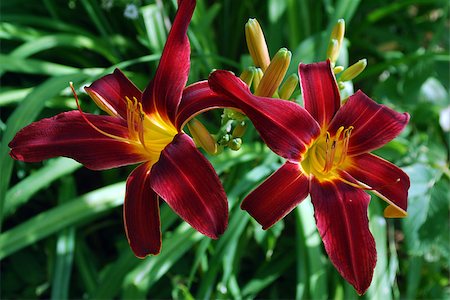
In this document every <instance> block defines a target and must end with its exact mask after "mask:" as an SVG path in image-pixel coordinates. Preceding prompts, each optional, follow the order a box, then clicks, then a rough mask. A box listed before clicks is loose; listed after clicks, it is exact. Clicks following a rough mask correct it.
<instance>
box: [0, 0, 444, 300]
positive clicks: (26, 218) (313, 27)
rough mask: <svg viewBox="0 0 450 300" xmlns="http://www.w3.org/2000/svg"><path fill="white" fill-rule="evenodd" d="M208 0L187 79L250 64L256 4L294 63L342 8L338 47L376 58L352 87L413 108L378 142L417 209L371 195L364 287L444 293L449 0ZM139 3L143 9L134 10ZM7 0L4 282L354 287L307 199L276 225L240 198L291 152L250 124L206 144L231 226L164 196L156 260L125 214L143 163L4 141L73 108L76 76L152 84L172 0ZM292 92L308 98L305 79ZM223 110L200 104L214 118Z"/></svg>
mask: <svg viewBox="0 0 450 300" xmlns="http://www.w3.org/2000/svg"><path fill="white" fill-rule="evenodd" d="M197 2H198V3H197V8H196V11H195V14H194V17H193V20H192V24H191V26H190V29H189V37H190V40H191V45H192V68H191V73H190V80H189V81H190V82H195V81H198V80H200V79H206V78H207V76H208V74H209V72H210V71H211V70H212V69H214V68H215V69H218V68H225V69H230V70H233V71H235V72H237V73H239V71H240V70H242V69H243V68H244V67H245V66H247V65H248V64H249V62H250V59H249V55H248V51H247V49H246V45H245V38H244V24H245V23H246V21H247V19H248V18H249V17H256V18H257V19H258V20H259V21H260V23H261V25H262V27H263V29H264V31H265V34H266V38H267V42H268V45H269V48H270V51H271V54H272V55H273V54H274V53H275V52H276V51H277V50H278V49H279V48H281V47H288V48H289V49H290V50H291V51H292V52H293V60H292V66H291V70H290V72H291V73H293V72H296V68H297V65H298V63H299V62H305V63H308V62H313V61H319V60H323V59H324V58H325V52H326V46H327V40H328V35H329V33H330V30H331V27H332V26H333V25H334V23H335V22H336V21H337V19H339V18H344V19H345V20H346V23H347V34H346V38H347V39H346V43H345V49H344V50H345V51H344V53H342V55H341V57H340V63H341V64H343V65H348V64H351V63H353V62H356V61H357V60H358V59H360V58H363V57H366V58H367V59H368V63H369V65H368V67H367V69H366V71H365V72H364V73H363V74H362V75H361V76H359V77H358V78H357V79H356V80H355V81H354V86H355V89H357V88H361V89H363V90H364V91H365V92H366V93H367V94H368V95H371V96H372V98H373V99H375V100H376V101H378V102H379V103H385V104H387V105H389V106H390V107H392V108H394V109H396V110H398V111H408V112H409V113H410V114H411V116H412V118H411V122H410V124H409V125H408V127H407V129H406V130H405V132H404V133H402V135H401V136H400V137H398V138H397V139H396V140H394V141H393V142H391V143H389V144H388V145H387V146H386V147H384V148H383V149H381V150H379V151H377V153H378V154H379V155H381V156H383V157H384V158H386V159H388V160H390V161H392V162H395V163H396V164H397V165H399V166H401V167H402V168H403V169H404V170H405V171H406V172H407V173H408V174H409V175H410V177H411V189H410V197H409V208H408V212H409V217H408V218H406V219H403V220H386V219H384V218H383V216H382V211H383V208H384V206H385V204H384V203H383V202H382V201H381V200H380V199H378V198H376V197H375V196H373V197H372V202H371V204H370V211H369V216H370V226H371V230H372V233H373V234H374V236H375V239H376V242H377V250H378V264H377V268H376V270H375V275H374V279H373V282H372V285H371V288H370V289H369V291H368V293H367V294H366V295H365V296H364V297H365V298H370V299H385V300H388V299H399V298H404V299H413V298H427V299H430V298H448V297H449V222H448V212H449V211H448V208H449V194H450V193H449V180H450V172H449V132H448V131H447V132H445V131H444V130H443V127H441V125H440V123H439V120H440V113H441V112H442V110H443V109H445V108H446V107H449V105H450V101H449V62H450V56H449V26H450V21H449V3H448V1H445V0H427V1H424V0H415V1H414V0H399V1H392V0H390V1H387V0H376V1H360V0H321V1H312V0H311V1H308V0H304V1H302V0H270V1H257V0H242V1H231V0H222V1H206V0H198V1H197ZM130 3H132V4H134V5H136V7H137V9H138V12H139V15H138V17H137V18H136V19H130V18H127V17H125V16H124V10H125V9H126V6H127V5H128V4H130ZM0 9H1V10H0V17H1V23H0V39H1V54H0V75H1V87H0V109H1V110H0V111H1V115H0V116H1V118H0V134H1V145H0V176H1V177H0V218H1V222H0V224H1V233H0V259H1V266H0V270H1V278H0V280H1V290H0V293H1V297H2V298H4V299H12V298H16V299H25V298H52V299H64V298H90V299H111V298H124V299H125V298H129V299H139V298H175V299H178V298H182V299H192V298H198V299H204V298H235V299H241V298H245V299H249V298H250V299H251V298H296V299H305V298H306V299H310V298H312V299H328V298H333V299H351V298H357V297H358V296H357V295H356V293H355V292H354V290H353V288H352V287H351V286H349V285H348V284H347V283H346V282H345V281H344V280H343V279H342V278H341V277H340V276H339V274H338V273H337V272H336V271H335V269H334V268H333V266H332V265H331V263H330V261H329V260H328V258H327V256H326V255H325V253H324V250H323V246H322V243H321V241H320V237H319V235H318V233H317V230H316V228H315V222H314V217H313V210H312V206H311V204H310V201H308V200H306V201H304V202H303V203H302V204H301V205H300V206H299V207H298V208H297V209H295V210H294V211H293V212H292V213H290V214H289V215H288V216H287V217H286V218H285V219H284V221H282V222H279V223H278V224H277V225H276V226H274V227H273V228H271V229H270V230H268V231H262V230H261V229H260V226H259V225H258V224H256V222H254V220H252V219H251V218H250V216H249V215H248V214H246V213H244V212H243V211H241V210H240V209H239V204H240V201H241V200H242V199H243V197H244V196H245V195H246V194H247V193H248V192H249V191H250V190H251V189H253V188H254V187H256V186H257V184H258V183H259V182H261V181H262V180H263V179H264V178H265V177H267V176H268V175H269V174H270V173H271V172H273V171H274V170H275V169H277V167H278V166H279V165H280V164H281V160H280V159H279V158H278V157H277V156H276V155H274V154H273V153H271V151H270V150H268V149H267V148H266V147H265V146H264V145H263V144H262V142H261V140H260V139H259V138H258V135H257V134H256V133H255V131H254V129H253V128H250V129H249V130H248V131H247V133H246V135H245V136H244V145H243V147H242V149H241V150H240V151H237V152H232V151H229V150H227V151H225V152H224V153H222V154H220V155H219V156H216V157H209V159H210V160H211V162H212V163H213V165H214V167H215V169H216V171H217V172H218V174H219V175H220V178H221V180H222V182H223V184H224V187H225V190H226V192H227V194H228V197H229V203H230V209H231V211H230V220H229V227H228V230H227V231H226V232H225V234H224V235H223V236H222V237H221V238H220V239H218V240H215V241H213V240H210V239H208V238H206V237H204V236H202V235H200V234H199V233H197V232H195V231H194V230H193V229H191V228H190V227H189V226H187V224H185V223H184V222H182V221H181V220H180V218H179V217H178V216H176V215H175V214H174V213H173V212H172V211H171V210H170V209H169V208H168V207H167V206H166V205H165V204H164V203H163V204H162V207H161V214H162V216H161V220H162V226H163V249H162V252H161V254H160V255H159V256H155V257H148V258H147V259H145V260H140V259H137V258H135V257H134V256H133V254H132V252H131V250H130V249H129V247H128V244H127V242H126V238H125V234H124V230H123V223H122V207H121V205H122V202H123V195H124V188H125V185H124V181H125V180H126V178H127V175H128V174H129V173H130V171H131V169H132V167H129V168H120V169H115V170H110V171H104V172H94V171H90V170H87V169H86V168H82V167H81V166H80V165H79V164H78V163H76V162H74V161H72V160H70V159H66V158H55V159H51V160H48V161H44V162H42V163H34V164H27V163H22V162H14V161H13V160H12V159H11V158H10V157H9V155H8V151H9V149H8V142H9V141H10V140H11V139H12V137H13V136H14V135H15V133H16V132H17V131H18V130H19V129H20V128H22V127H23V126H25V125H27V124H29V123H31V122H33V121H35V120H37V119H41V118H43V117H48V116H52V115H55V114H57V113H59V112H61V111H66V110H69V109H74V108H75V102H74V100H73V97H72V95H71V93H70V90H69V88H68V82H69V81H73V82H74V83H75V85H76V87H79V88H81V87H83V86H85V85H88V84H90V83H91V82H92V81H93V80H95V79H97V78H99V77H100V76H102V75H105V74H107V73H110V72H111V71H112V70H113V68H114V67H120V68H121V69H122V70H124V71H125V72H126V74H127V75H128V76H129V77H130V78H131V79H132V80H133V81H134V82H136V84H137V85H138V86H139V87H140V88H144V87H145V85H146V84H147V82H148V80H149V79H150V78H152V76H153V74H154V71H155V69H156V66H157V64H158V59H159V55H160V53H161V51H162V47H163V45H164V41H165V37H166V35H167V32H168V28H169V27H170V20H172V19H173V16H174V13H175V11H176V1H162V0H158V1H156V2H155V1H151V0H145V1H144V0H142V1H131V0H130V1H123V0H122V1H117V0H116V1H112V0H111V1H108V0H104V1H95V0H69V1H67V0H64V1H57V0H41V1H25V0H14V1H12V0H3V1H1V2H0ZM349 88H352V86H350V87H349ZM296 95H297V96H298V97H297V98H298V101H299V102H301V96H300V95H299V91H298V89H297V92H296ZM80 97H81V98H82V105H83V107H84V110H85V111H89V112H94V113H100V111H99V110H98V108H96V107H95V105H94V104H93V103H92V102H91V101H90V100H89V99H88V97H87V96H86V95H85V94H84V93H82V92H81V91H80ZM220 114H221V112H220V111H217V112H212V113H208V114H205V115H204V116H202V117H201V119H202V121H203V122H204V123H205V124H206V125H207V127H208V128H210V130H211V131H214V130H217V129H218V126H219V125H220V124H219V119H220ZM360 247H364V245H360Z"/></svg>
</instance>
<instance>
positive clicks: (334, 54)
mask: <svg viewBox="0 0 450 300" xmlns="http://www.w3.org/2000/svg"><path fill="white" fill-rule="evenodd" d="M339 50H340V48H339V42H338V41H337V40H336V39H331V40H330V43H329V44H328V49H327V58H328V59H329V60H330V62H331V65H332V66H334V64H335V63H336V61H337V59H338V57H339Z"/></svg>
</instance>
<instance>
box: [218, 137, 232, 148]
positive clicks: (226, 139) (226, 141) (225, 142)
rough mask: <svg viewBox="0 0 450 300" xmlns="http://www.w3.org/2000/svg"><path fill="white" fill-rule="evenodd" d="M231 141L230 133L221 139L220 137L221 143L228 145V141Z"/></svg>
mask: <svg viewBox="0 0 450 300" xmlns="http://www.w3.org/2000/svg"><path fill="white" fill-rule="evenodd" d="M229 141H230V135H229V134H224V135H223V136H222V137H221V138H220V139H219V145H222V146H223V145H227V144H228V142H229Z"/></svg>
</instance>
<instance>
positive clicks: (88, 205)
mask: <svg viewBox="0 0 450 300" xmlns="http://www.w3.org/2000/svg"><path fill="white" fill-rule="evenodd" d="M124 190H125V189H124V183H123V182H120V183H116V184H113V185H110V186H107V187H104V188H101V189H98V190H95V191H93V192H90V193H87V194H85V195H83V196H81V197H78V198H76V199H74V200H71V201H70V202H68V203H66V204H63V205H59V206H57V207H55V208H52V209H50V210H47V211H44V212H42V213H40V214H38V215H37V216H35V217H32V218H31V219H29V220H27V221H25V222H23V223H21V224H20V225H17V226H16V227H13V228H12V229H9V230H8V231H6V232H4V233H2V234H0V245H1V248H0V259H2V258H4V257H7V256H8V255H11V254H12V253H14V252H15V251H17V250H20V249H22V248H24V247H26V246H28V245H31V244H33V243H35V242H37V241H39V240H41V239H43V238H45V237H47V236H49V235H52V234H54V233H56V232H58V231H60V230H61V229H63V228H66V227H68V226H77V225H80V224H83V223H84V222H85V221H87V220H92V219H93V218H98V217H99V216H101V215H102V214H103V213H106V212H108V211H109V210H111V209H113V208H115V207H117V206H120V205H121V204H122V203H123V198H124V196H125V193H124Z"/></svg>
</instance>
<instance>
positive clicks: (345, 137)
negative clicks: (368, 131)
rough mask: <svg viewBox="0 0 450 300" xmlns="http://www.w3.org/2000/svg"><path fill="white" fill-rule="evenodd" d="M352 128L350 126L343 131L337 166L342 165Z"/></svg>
mask: <svg viewBox="0 0 450 300" xmlns="http://www.w3.org/2000/svg"><path fill="white" fill-rule="evenodd" d="M353 128H354V127H353V126H350V127H349V128H347V129H346V130H345V131H344V145H343V146H342V153H341V158H340V159H339V162H338V165H340V164H342V163H343V162H344V160H345V157H346V156H347V152H348V144H349V142H350V135H351V134H352V130H353Z"/></svg>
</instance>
